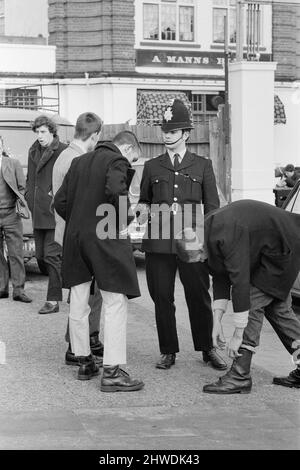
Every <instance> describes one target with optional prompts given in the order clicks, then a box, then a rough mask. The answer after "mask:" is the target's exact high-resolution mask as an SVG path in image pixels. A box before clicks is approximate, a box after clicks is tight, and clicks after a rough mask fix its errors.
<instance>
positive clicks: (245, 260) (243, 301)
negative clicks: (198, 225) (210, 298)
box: [205, 200, 300, 312]
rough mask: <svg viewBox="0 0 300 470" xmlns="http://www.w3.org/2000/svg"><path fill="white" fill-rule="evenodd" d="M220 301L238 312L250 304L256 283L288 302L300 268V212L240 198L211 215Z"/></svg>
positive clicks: (208, 227) (208, 235)
mask: <svg viewBox="0 0 300 470" xmlns="http://www.w3.org/2000/svg"><path fill="white" fill-rule="evenodd" d="M205 239H206V246H207V252H208V265H209V268H210V271H211V274H212V275H213V291H214V299H215V300H217V299H230V290H232V302H233V309H234V311H235V312H243V311H246V310H249V308H250V285H251V284H252V285H254V286H255V287H257V288H258V289H260V290H261V291H263V292H265V293H266V294H268V295H270V296H272V297H274V298H276V299H280V300H285V299H286V298H287V296H288V294H289V292H290V290H291V288H292V285H293V283H294V281H295V279H296V277H297V275H298V272H299V270H300V215H297V214H292V213H290V212H287V211H285V210H283V209H281V208H278V207H274V206H271V205H269V204H266V203H263V202H259V201H252V200H242V201H236V202H233V203H232V204H229V205H228V206H225V207H223V208H221V209H219V210H217V211H214V212H212V213H211V214H208V216H207V217H206V218H205Z"/></svg>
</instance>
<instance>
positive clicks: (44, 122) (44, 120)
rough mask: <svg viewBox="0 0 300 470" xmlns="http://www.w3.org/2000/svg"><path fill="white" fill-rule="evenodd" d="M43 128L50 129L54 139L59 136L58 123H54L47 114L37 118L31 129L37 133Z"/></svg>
mask: <svg viewBox="0 0 300 470" xmlns="http://www.w3.org/2000/svg"><path fill="white" fill-rule="evenodd" d="M41 126H46V127H48V129H49V132H50V133H51V134H53V136H54V137H56V135H57V126H56V123H55V122H54V121H52V119H50V118H49V117H48V116H46V115H45V114H41V115H40V116H38V117H37V118H35V120H34V121H33V123H32V125H31V128H32V130H33V132H35V131H36V130H37V129H38V128H39V127H41Z"/></svg>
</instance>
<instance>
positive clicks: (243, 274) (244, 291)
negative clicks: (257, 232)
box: [213, 225, 250, 312]
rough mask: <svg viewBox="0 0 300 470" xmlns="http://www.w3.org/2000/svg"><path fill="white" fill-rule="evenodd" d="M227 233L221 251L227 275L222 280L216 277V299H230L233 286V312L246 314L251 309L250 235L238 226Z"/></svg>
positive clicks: (229, 229)
mask: <svg viewBox="0 0 300 470" xmlns="http://www.w3.org/2000/svg"><path fill="white" fill-rule="evenodd" d="M224 231H225V228H224ZM226 232H227V233H225V237H224V241H223V243H221V244H220V246H219V251H220V253H221V256H222V258H223V263H224V267H225V270H226V273H227V274H226V275H224V276H223V277H222V278H221V276H218V275H217V276H215V279H214V280H213V283H214V299H215V300H216V299H217V298H218V299H221V298H223V299H225V298H229V297H228V292H229V289H230V285H231V296H232V304H233V311H234V312H244V311H246V310H249V308H250V252H249V234H248V231H247V229H246V228H244V227H240V226H238V225H236V226H234V227H230V228H228V230H227V231H226ZM228 232H229V233H230V236H229V238H228ZM215 295H216V296H215Z"/></svg>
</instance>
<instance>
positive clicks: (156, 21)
mask: <svg viewBox="0 0 300 470" xmlns="http://www.w3.org/2000/svg"><path fill="white" fill-rule="evenodd" d="M194 16H195V8H194V0H152V1H147V0H144V2H143V38H144V39H145V40H160V41H182V42H186V41H194V23H195V21H194Z"/></svg>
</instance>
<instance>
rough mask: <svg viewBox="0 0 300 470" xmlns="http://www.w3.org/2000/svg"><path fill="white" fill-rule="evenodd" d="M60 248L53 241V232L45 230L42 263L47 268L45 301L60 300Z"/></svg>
mask: <svg viewBox="0 0 300 470" xmlns="http://www.w3.org/2000/svg"><path fill="white" fill-rule="evenodd" d="M61 258H62V250H61V246H60V245H59V244H58V243H57V242H56V241H55V240H54V230H46V233H45V238H44V261H45V263H46V264H47V268H48V274H49V279H48V291H47V300H52V301H59V300H62V280H61Z"/></svg>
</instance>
